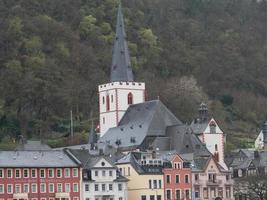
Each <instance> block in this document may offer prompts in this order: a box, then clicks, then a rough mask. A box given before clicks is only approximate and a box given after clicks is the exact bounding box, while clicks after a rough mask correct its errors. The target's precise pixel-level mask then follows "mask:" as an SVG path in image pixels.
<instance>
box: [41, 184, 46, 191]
mask: <svg viewBox="0 0 267 200" xmlns="http://www.w3.org/2000/svg"><path fill="white" fill-rule="evenodd" d="M40 191H41V193H46V185H45V183H41V185H40Z"/></svg>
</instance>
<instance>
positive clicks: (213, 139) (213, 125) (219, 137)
mask: <svg viewBox="0 0 267 200" xmlns="http://www.w3.org/2000/svg"><path fill="white" fill-rule="evenodd" d="M212 129H213V130H212ZM224 137H225V136H224V134H223V132H222V130H221V129H220V127H219V126H218V124H217V122H216V121H215V120H214V119H213V118H212V119H211V120H210V121H209V123H208V126H207V127H206V129H205V131H204V132H203V134H201V135H200V136H199V139H200V140H201V141H202V142H203V143H205V144H206V147H207V149H208V150H209V151H210V152H211V153H212V154H213V155H216V154H217V155H218V161H219V164H220V165H221V166H222V167H224V168H225V169H227V166H226V164H225V162H224V143H225V138H224Z"/></svg>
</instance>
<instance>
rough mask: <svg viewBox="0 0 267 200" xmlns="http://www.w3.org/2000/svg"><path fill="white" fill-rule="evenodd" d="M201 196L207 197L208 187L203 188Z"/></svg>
mask: <svg viewBox="0 0 267 200" xmlns="http://www.w3.org/2000/svg"><path fill="white" fill-rule="evenodd" d="M203 197H204V198H205V199H207V198H209V192H208V188H206V187H204V188H203Z"/></svg>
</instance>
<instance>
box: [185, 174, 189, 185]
mask: <svg viewBox="0 0 267 200" xmlns="http://www.w3.org/2000/svg"><path fill="white" fill-rule="evenodd" d="M184 182H185V183H189V175H185V177H184Z"/></svg>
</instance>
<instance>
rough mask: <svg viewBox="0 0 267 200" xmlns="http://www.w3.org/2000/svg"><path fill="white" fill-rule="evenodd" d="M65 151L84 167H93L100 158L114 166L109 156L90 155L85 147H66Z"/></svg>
mask: <svg viewBox="0 0 267 200" xmlns="http://www.w3.org/2000/svg"><path fill="white" fill-rule="evenodd" d="M66 151H67V153H68V154H69V155H70V156H74V157H75V158H76V159H78V160H79V161H80V162H81V163H82V166H83V168H84V169H91V168H93V167H94V166H95V165H96V163H97V162H98V161H99V160H101V159H102V158H104V159H105V160H106V161H107V162H109V163H110V165H112V167H115V165H114V160H112V159H111V157H109V156H104V155H92V154H90V152H89V150H86V149H83V150H81V149H79V150H78V149H67V150H66Z"/></svg>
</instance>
